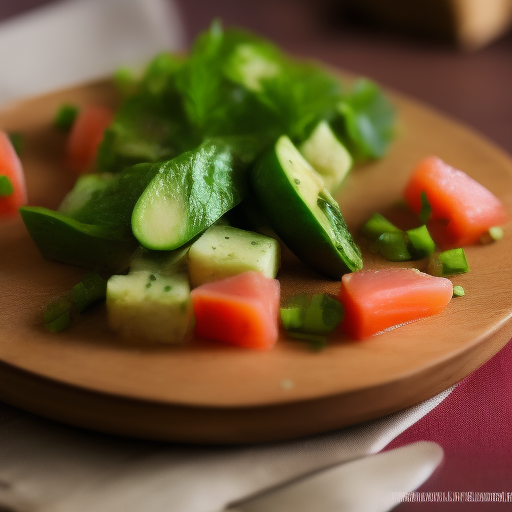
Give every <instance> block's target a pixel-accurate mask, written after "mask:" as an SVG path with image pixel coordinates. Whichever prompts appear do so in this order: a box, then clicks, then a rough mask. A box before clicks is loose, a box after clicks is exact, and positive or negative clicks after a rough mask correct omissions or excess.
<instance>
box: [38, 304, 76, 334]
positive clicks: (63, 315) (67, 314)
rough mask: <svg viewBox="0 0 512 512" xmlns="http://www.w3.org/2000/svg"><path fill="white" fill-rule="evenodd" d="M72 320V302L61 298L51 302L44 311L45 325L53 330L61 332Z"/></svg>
mask: <svg viewBox="0 0 512 512" xmlns="http://www.w3.org/2000/svg"><path fill="white" fill-rule="evenodd" d="M70 321H71V302H70V301H69V300H61V301H58V302H54V303H52V304H50V305H49V306H48V307H47V308H46V311H45V312H44V326H45V328H46V329H48V330H49V331H51V332H55V333H57V332H61V331H63V330H64V329H66V328H67V327H68V326H69V323H70Z"/></svg>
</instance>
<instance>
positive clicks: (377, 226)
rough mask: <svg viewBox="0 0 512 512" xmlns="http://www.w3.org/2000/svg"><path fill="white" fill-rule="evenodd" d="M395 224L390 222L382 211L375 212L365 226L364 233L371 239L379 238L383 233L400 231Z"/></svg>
mask: <svg viewBox="0 0 512 512" xmlns="http://www.w3.org/2000/svg"><path fill="white" fill-rule="evenodd" d="M400 232H401V230H400V229H398V228H397V227H396V226H395V225H394V224H392V223H391V222H389V220H388V219H386V217H384V216H383V215H381V214H380V213H375V214H374V215H372V216H371V217H370V219H369V220H368V221H367V222H366V224H365V225H364V226H363V235H364V236H365V237H366V238H368V239H370V240H373V241H375V240H377V239H378V238H379V236H381V235H382V234H383V233H400Z"/></svg>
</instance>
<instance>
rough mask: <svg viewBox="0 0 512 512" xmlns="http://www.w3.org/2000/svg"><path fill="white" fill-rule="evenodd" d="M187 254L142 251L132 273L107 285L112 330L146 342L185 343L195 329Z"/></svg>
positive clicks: (181, 252)
mask: <svg viewBox="0 0 512 512" xmlns="http://www.w3.org/2000/svg"><path fill="white" fill-rule="evenodd" d="M185 254H186V251H185V252H183V251H173V252H167V253H160V254H157V255H153V254H151V253H147V252H140V253H139V254H138V255H137V256H136V257H135V258H134V260H133V262H132V265H131V267H130V273H129V274H128V275H126V276H121V275H116V276H112V277H111V278H110V279H109V281H108V283H107V312H108V321H109V325H110V327H111V329H113V330H115V331H117V332H119V333H120V334H121V335H122V336H123V337H125V338H128V339H132V340H136V341H143V342H159V343H170V344H176V343H182V342H185V341H187V340H188V338H189V335H190V334H191V331H192V327H193V321H192V320H193V309H192V300H191V298H190V286H189V282H188V276H187V274H186V271H184V269H183V264H182V262H183V256H184V255H185Z"/></svg>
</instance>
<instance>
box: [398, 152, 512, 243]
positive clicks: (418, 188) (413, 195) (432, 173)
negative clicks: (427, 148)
mask: <svg viewBox="0 0 512 512" xmlns="http://www.w3.org/2000/svg"><path fill="white" fill-rule="evenodd" d="M423 191H424V192H425V193H426V195H427V199H428V202H429V203H430V206H431V207H432V217H431V221H430V222H429V230H430V231H431V233H432V236H433V238H434V240H435V241H436V242H437V243H438V244H439V245H442V246H444V247H461V246H464V245H469V244H472V243H474V242H477V241H478V240H479V238H480V237H481V236H482V235H483V234H484V233H486V232H487V231H488V229H489V228H491V227H493V226H499V225H501V224H503V223H505V222H506V221H507V220H508V215H507V213H506V212H505V209H504V207H503V205H502V204H501V202H500V200H499V199H498V198H497V197H496V196H495V195H494V194H492V193H491V192H490V191H489V190H487V189H486V188H485V187H484V186H483V185H480V183H478V182H476V181H475V180H474V179H472V178H470V177H469V176H468V175H467V174H465V173H464V172H462V171H459V170H457V169H454V168H453V167H450V166H449V165H448V164H446V163H444V162H443V161H442V160H441V159H439V158H437V157H435V156H430V157H427V158H424V159H423V160H421V162H420V163H419V164H418V165H417V166H416V168H415V169H414V171H413V173H412V175H411V177H410V178H409V182H408V183H407V186H406V187H405V191H404V197H405V200H406V201H407V203H408V204H409V206H410V207H411V209H412V210H413V211H415V212H416V213H419V212H420V210H421V193H422V192H423Z"/></svg>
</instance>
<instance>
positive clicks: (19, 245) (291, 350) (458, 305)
mask: <svg viewBox="0 0 512 512" xmlns="http://www.w3.org/2000/svg"><path fill="white" fill-rule="evenodd" d="M393 97H394V99H395V101H396V104H397V105H398V108H399V113H400V133H399V136H398V138H397V141H396V143H395V144H394V145H393V147H392V149H391V151H390V154H389V155H388V157H386V158H385V159H383V160H381V161H379V162H374V163H370V164H367V165H364V166H362V167H361V168H359V169H357V170H355V171H354V172H353V173H352V174H351V175H350V176H349V178H348V179H347V182H346V184H345V186H344V188H343V190H342V191H341V193H340V194H339V196H338V199H339V202H340V205H341V209H342V211H343V213H344V215H345V218H346V220H347V223H348V225H349V227H350V228H351V229H352V230H353V231H354V232H355V233H357V229H358V228H359V227H360V226H361V225H362V223H363V222H364V221H365V220H366V219H367V218H368V217H369V216H370V215H371V214H372V213H374V212H375V211H381V212H382V213H385V214H389V215H390V216H391V218H392V219H393V220H401V221H402V222H405V223H406V222H408V220H407V217H408V215H407V213H406V212H404V211H401V210H400V208H399V207H396V206H393V205H395V204H396V201H397V199H399V198H400V195H401V191H402V189H403V187H404V184H405V182H406V180H407V176H408V174H409V172H410V171H411V169H412V167H413V166H414V164H415V163H416V162H417V161H418V160H419V159H420V158H422V157H423V156H425V155H427V154H436V155H438V156H439V157H441V158H442V159H444V160H446V161H447V162H448V163H450V164H451V165H453V166H455V167H458V168H461V169H463V170H464V171H465V172H467V173H468V174H469V175H471V176H472V177H474V178H475V179H477V180H478V181H480V182H481V183H482V184H483V185H485V186H486V187H488V188H489V189H490V190H491V191H492V192H494V193H495V194H496V195H497V196H498V197H500V199H501V200H502V201H503V202H504V204H505V206H506V208H507V211H509V212H510V213H512V162H511V160H510V159H509V158H508V157H507V156H506V155H505V154H504V153H503V152H501V151H500V150H499V149H498V148H496V147H495V146H493V145H492V144H491V143H489V142H487V141H485V140H483V139H482V138H481V137H479V136H478V135H476V134H475V133H473V132H471V131H469V130H467V129H465V128H464V127H461V126H460V125H458V124H456V123H454V122H452V121H450V120H448V119H447V118H445V117H443V116H441V115H440V114H438V113H436V112H433V111H432V110H430V109H428V108H426V107H424V106H421V105H419V104H417V103H415V102H413V101H410V100H408V99H405V98H403V97H400V96H397V95H394V96H393ZM64 101H67V102H71V103H76V104H86V103H90V102H99V103H104V104H108V105H111V104H115V103H116V97H115V94H114V92H113V90H112V88H111V86H110V85H109V84H108V83H99V84H92V85H89V86H84V87H79V88H75V89H72V90H67V91H63V92H58V93H54V94H52V95H48V96H45V97H41V98H37V99H34V100H31V101H27V102H23V103H21V104H18V105H13V106H12V107H11V108H9V109H6V110H4V111H2V112H1V113H0V127H1V128H2V129H6V130H18V131H21V132H23V133H24V134H25V138H26V144H25V153H24V156H23V164H24V167H25V170H26V174H27V182H28V189H29V199H30V203H31V204H37V205H43V206H49V207H56V206H57V205H58V203H59V202H60V200H61V198H62V197H63V195H64V194H65V193H66V191H67V190H68V189H69V188H70V187H71V186H72V181H73V177H71V176H69V174H68V173H67V172H66V171H65V169H64V167H63V165H62V161H63V148H64V142H65V138H64V136H63V135H62V134H59V133H58V132H56V131H55V130H54V129H53V128H52V127H51V119H52V118H53V115H54V113H55V111H56V108H57V107H58V105H60V104H61V103H62V102H64ZM504 230H505V238H504V239H503V240H502V241H500V242H499V243H495V244H491V245H487V246H472V247H468V248H467V250H466V253H467V257H468V261H469V264H470V267H471V272H470V273H469V274H466V275H463V276H458V277H455V278H453V282H454V283H455V284H460V285H462V286H463V287H464V288H465V290H466V296H465V297H463V298H460V299H457V300H453V301H452V302H451V304H450V305H449V307H448V308H447V310H446V311H445V312H443V313H442V314H441V315H439V316H437V317H433V318H430V319H426V320H422V321H419V322H416V323H413V324H410V325H407V326H404V327H401V328H400V329H396V330H394V331H390V332H387V333H385V334H382V335H379V336H376V337H373V338H371V339H369V340H367V341H364V342H354V341H353V340H349V339H347V338H345V337H344V336H343V335H341V334H337V335H335V336H333V338H332V340H331V343H330V344H329V346H328V348H327V349H326V350H324V351H323V352H320V353H312V352H310V351H308V350H306V349H305V348H304V347H303V346H301V345H298V344H297V343H293V342H289V341H286V340H285V339H284V337H283V339H281V340H280V341H279V342H278V344H277V346H276V347H275V349H274V350H272V351H270V352H254V351H249V350H241V349H237V348H234V347H228V346H222V345H217V344H214V343H209V342H207V341H204V340H194V341H193V342H192V343H191V344H190V345H189V346H186V347H162V346H154V347H148V346H140V345H133V344H131V345H127V344H125V343H124V342H123V341H122V340H120V339H119V338H117V337H116V336H115V335H114V334H112V333H111V332H110V331H109V330H108V328H107V325H106V319H105V311H104V309H103V308H101V307H100V308H99V309H97V310H96V311H94V312H93V313H91V314H88V315H84V316H83V317H82V318H81V319H80V321H79V322H78V323H77V325H76V326H75V327H73V328H72V329H70V330H68V331H65V332H63V333H61V334H59V335H54V334H51V333H49V332H46V331H45V330H44V328H43V327H42V322H41V316H42V310H43V308H44V306H45V305H46V304H47V303H48V302H49V301H51V300H52V299H54V298H55V297H57V296H58V295H59V294H62V293H65V292H67V291H68V290H69V289H70V287H71V286H72V285H73V284H75V283H76V282H77V281H78V280H80V278H81V276H83V275H84V274H85V271H84V270H83V269H79V268H74V267H71V266H67V265H61V264H58V263H54V262H50V261H46V260H44V259H43V258H42V257H41V256H40V254H39V252H38V250H37V248H36V247H35V245H34V243H33V242H32V240H31V239H30V238H29V236H28V234H27V233H26V231H25V229H24V227H23V224H22V223H21V220H20V219H19V218H16V219H13V220H12V221H7V222H3V223H2V225H1V226H0V287H1V290H2V299H1V300H2V307H1V310H0V399H2V400H5V401H6V402H9V403H12V404H14V405H17V406H19V407H22V408H25V409H27V410H30V411H33V412H36V413H38V414H41V415H44V416H47V417H50V418H54V419H57V420H61V421H65V422H68V423H71V424H75V425H80V426H84V427H88V428H93V429H98V430H103V431H108V432H113V433H118V434H124V435H132V436H140V437H147V438H155V439H167V440H174V441H183V442H199V443H244V442H263V441H271V440H278V439H288V438H292V437H300V436H305V435H310V434H314V433H318V432H324V431H328V430H332V429H335V428H339V427H343V426H346V425H351V424H354V423H357V422H361V421H365V420H368V419H372V418H375V417H379V416H382V415H384V414H388V413H390V412H393V411H397V410H400V409H402V408H404V407H407V406H410V405H412V404H415V403H418V402H420V401H422V400H425V399H426V398H429V397H431V396H433V395H435V394H436V393H438V392H440V391H442V390H444V389H446V388H447V387H449V386H450V385H451V384H453V383H455V382H458V381H459V380H461V379H462V378H463V377H465V376H466V375H468V374H469V373H470V372H471V371H473V370H475V369H476V368H477V367H478V366H480V365H481V364H483V363H484V362H485V361H486V360H487V359H489V358H490V357H491V356H492V355H493V354H495V353H496V352H497V351H498V350H499V349H500V348H501V347H502V346H504V345H505V343H506V342H507V341H508V340H509V339H510V337H511V335H512V318H511V317H512V259H511V257H510V254H511V253H512V226H511V224H510V223H509V224H507V225H506V226H505V227H504ZM356 239H357V241H358V242H360V243H361V245H362V246H363V250H364V240H363V239H361V238H360V237H358V236H357V235H356ZM364 256H365V267H366V268H379V267H382V266H387V265H395V266H396V264H389V263H387V262H384V261H383V260H381V259H380V258H379V257H377V256H373V255H371V254H369V253H368V252H365V253H364ZM423 264H424V262H419V267H420V269H422V265H423ZM409 266H413V264H412V263H411V264H409ZM279 278H280V281H281V284H282V290H283V296H285V297H286V296H288V295H290V294H293V293H296V292H298V291H328V292H331V293H337V291H338V289H339V283H337V282H333V281H327V280H325V279H323V278H321V277H319V276H318V275H316V274H314V273H313V272H311V271H309V270H308V269H306V268H305V267H304V266H303V265H302V264H301V263H300V262H299V261H297V260H296V259H295V258H294V257H293V256H292V255H290V254H287V253H286V252H285V254H284V258H283V268H282V270H281V272H280V274H279ZM284 380H286V381H291V382H292V383H293V387H292V388H291V389H288V386H283V381H284Z"/></svg>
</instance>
